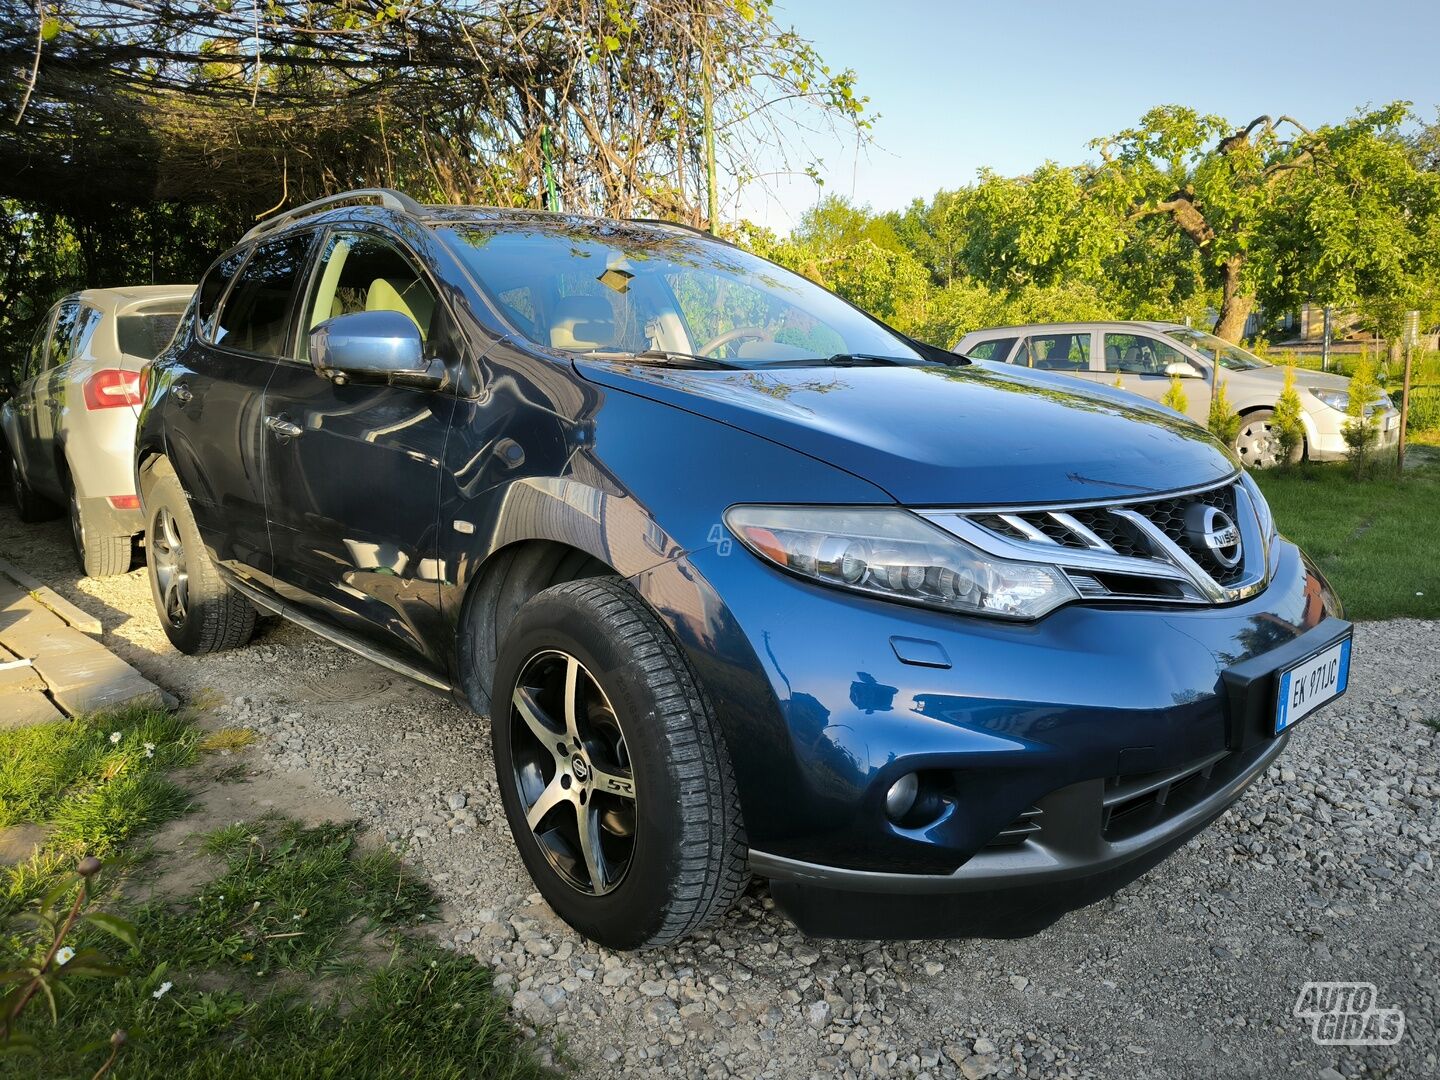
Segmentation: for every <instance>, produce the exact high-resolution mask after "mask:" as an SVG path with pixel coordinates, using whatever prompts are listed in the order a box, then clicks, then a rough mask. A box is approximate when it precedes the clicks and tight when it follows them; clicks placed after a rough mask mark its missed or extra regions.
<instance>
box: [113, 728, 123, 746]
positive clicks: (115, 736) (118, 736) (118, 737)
mask: <svg viewBox="0 0 1440 1080" xmlns="http://www.w3.org/2000/svg"><path fill="white" fill-rule="evenodd" d="M122 738H124V736H123V735H121V734H120V732H118V731H112V732H110V742H111V743H112V744H117V745H118V744H119V742H120V740H121V739H122Z"/></svg>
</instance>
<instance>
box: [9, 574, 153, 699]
mask: <svg viewBox="0 0 1440 1080" xmlns="http://www.w3.org/2000/svg"><path fill="white" fill-rule="evenodd" d="M5 565H7V564H4V563H3V561H0V567H3V566H5ZM35 584H38V583H36V582H33V581H30V582H20V583H16V582H14V581H13V580H10V579H7V578H6V577H4V576H0V663H5V662H9V661H13V660H15V659H25V658H28V659H30V660H31V661H32V666H30V667H15V668H10V669H8V670H3V669H0V726H3V727H13V726H16V725H19V724H31V723H40V722H43V721H46V720H58V719H61V718H62V715H69V716H76V715H79V714H81V713H87V712H93V711H95V710H97V709H105V708H111V707H113V706H117V705H124V704H127V703H129V702H139V701H149V702H153V703H155V704H163V705H171V704H173V703H174V699H173V698H171V697H170V696H169V695H168V694H166V693H165V692H164V691H162V690H161V689H160V688H159V687H158V686H156V685H155V684H154V683H152V682H150V680H148V679H146V678H145V677H144V676H143V675H141V674H140V673H139V672H138V671H136V670H135V669H134V668H132V667H131V666H130V665H129V664H127V663H125V661H123V660H121V659H120V658H119V657H118V656H116V655H115V654H114V653H112V652H111V651H110V650H109V649H107V648H105V646H103V645H101V644H100V643H99V642H98V641H95V640H94V639H93V638H90V637H87V636H86V635H85V634H84V633H82V632H81V631H80V630H79V629H77V628H76V627H75V626H74V625H72V622H73V620H70V621H67V619H65V618H62V617H61V614H63V612H62V613H61V614H57V613H56V612H55V611H53V610H51V609H50V607H48V606H47V605H45V604H43V603H42V602H41V601H40V600H39V599H37V598H36V596H35V595H34V593H35V592H36V590H35V589H34V588H33V587H32V586H33V585H35Z"/></svg>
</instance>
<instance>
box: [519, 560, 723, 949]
mask: <svg viewBox="0 0 1440 1080" xmlns="http://www.w3.org/2000/svg"><path fill="white" fill-rule="evenodd" d="M494 687H495V693H494V696H493V699H492V707H491V728H492V732H493V744H494V751H495V770H496V775H497V778H498V780H499V783H500V794H501V800H502V802H503V803H504V806H505V816H506V818H507V819H508V821H509V823H510V831H511V835H512V836H514V838H515V843H516V845H517V846H518V848H519V850H520V856H521V858H522V859H523V860H524V862H525V866H526V869H528V870H529V872H530V876H531V878H532V879H533V880H534V882H535V884H536V887H537V888H539V890H540V892H541V894H542V895H543V896H544V897H545V899H546V901H547V902H548V903H549V904H550V906H551V907H552V908H553V909H554V910H555V912H556V913H557V914H559V916H560V917H561V918H562V919H564V920H565V921H566V922H567V923H569V924H570V925H571V926H572V927H574V928H575V929H576V930H577V931H579V932H580V933H581V934H584V935H585V936H586V937H588V938H590V939H591V940H593V941H596V942H598V943H600V944H601V945H604V946H606V947H607V948H612V949H637V948H644V947H648V946H654V945H662V944H665V943H667V942H671V941H675V940H676V939H678V938H681V937H683V936H685V935H686V934H689V933H691V932H693V931H694V930H696V929H698V928H699V927H701V926H703V925H705V924H706V923H707V922H710V921H711V920H713V919H715V918H717V917H719V916H720V915H721V914H723V913H724V912H725V911H726V910H727V909H728V908H729V907H730V905H731V904H732V903H733V902H734V901H735V899H736V898H737V897H738V896H739V895H740V894H741V893H742V892H743V891H744V888H745V885H746V883H747V882H748V880H749V874H748V872H747V870H746V847H745V831H744V825H743V823H742V821H741V816H740V805H739V800H738V797H737V795H736V792H735V778H734V773H733V770H732V768H731V764H730V757H729V753H728V752H727V750H726V748H725V745H724V741H723V739H722V738H721V736H720V732H719V729H718V726H717V724H716V721H715V718H714V713H713V710H712V709H711V707H710V704H709V702H708V701H707V699H706V698H705V695H704V693H703V691H702V690H701V688H700V686H699V685H698V683H697V682H696V680H695V677H694V675H693V674H692V673H691V671H690V668H689V665H688V664H687V663H686V662H685V659H684V657H683V656H682V655H681V653H680V650H679V648H678V647H677V646H676V644H675V642H674V641H673V639H671V637H670V635H669V633H668V632H667V631H666V630H665V628H664V626H662V625H661V624H660V621H659V620H658V619H657V618H656V617H655V615H654V613H653V612H651V610H650V609H649V608H648V607H647V606H646V605H645V604H644V602H643V601H641V600H640V598H639V597H638V596H636V595H635V594H634V593H633V592H631V591H630V590H629V589H628V588H626V587H625V586H624V585H623V584H621V583H620V582H619V581H618V580H615V579H613V578H586V579H583V580H580V581H573V582H567V583H566V584H563V585H556V586H554V587H553V588H550V589H546V590H545V591H544V592H541V593H539V594H537V595H536V596H534V597H532V598H531V599H530V600H529V601H528V602H527V603H526V604H525V605H524V606H523V607H522V608H521V609H520V610H519V611H518V612H517V613H516V615H515V618H514V620H513V621H512V622H511V624H510V626H509V628H508V630H507V633H506V637H505V642H504V644H503V646H502V647H501V650H500V655H499V658H498V660H497V664H496V671H495V682H494Z"/></svg>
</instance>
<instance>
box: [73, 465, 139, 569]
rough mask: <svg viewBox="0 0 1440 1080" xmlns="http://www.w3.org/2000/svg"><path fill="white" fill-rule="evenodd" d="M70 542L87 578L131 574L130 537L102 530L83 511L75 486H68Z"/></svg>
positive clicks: (82, 504) (101, 527)
mask: <svg viewBox="0 0 1440 1080" xmlns="http://www.w3.org/2000/svg"><path fill="white" fill-rule="evenodd" d="M69 495H70V498H69V503H70V507H69V509H70V539H71V540H72V541H73V542H74V544H75V555H76V557H77V558H79V560H80V569H81V570H83V571H84V572H85V576H86V577H114V576H116V575H117V574H127V573H129V572H130V556H131V544H130V537H129V535H128V534H127V535H124V536H113V535H111V534H109V533H106V532H104V531H103V529H104V527H103V525H102V524H101V523H100V522H97V521H95V520H93V517H94V515H92V514H89V513H87V512H86V510H85V505H84V503H82V502H81V501H80V496H79V495H77V494H76V493H75V485H74V484H73V483H72V484H70V486H69Z"/></svg>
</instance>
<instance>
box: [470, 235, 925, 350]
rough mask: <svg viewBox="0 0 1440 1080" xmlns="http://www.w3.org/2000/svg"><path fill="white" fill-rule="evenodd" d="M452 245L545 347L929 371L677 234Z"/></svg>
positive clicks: (782, 282) (795, 279) (777, 273)
mask: <svg viewBox="0 0 1440 1080" xmlns="http://www.w3.org/2000/svg"><path fill="white" fill-rule="evenodd" d="M451 235H453V236H454V237H455V239H456V241H457V242H456V243H454V245H453V246H454V249H455V251H456V252H457V253H458V254H459V255H460V257H461V259H462V260H463V261H464V262H465V264H466V266H467V267H468V268H469V270H470V272H471V273H472V274H473V275H474V276H475V278H476V279H477V280H478V281H479V282H480V284H481V285H482V286H483V287H484V288H485V290H486V291H487V292H488V293H489V294H490V298H491V299H492V300H493V301H494V302H495V303H496V305H497V306H498V307H499V308H500V310H501V312H502V313H503V314H504V316H505V318H506V320H507V321H508V322H509V323H510V324H511V325H512V326H514V327H515V329H516V330H518V331H519V332H520V333H521V334H523V335H524V336H525V337H527V338H529V339H530V340H531V341H533V342H535V343H536V344H537V345H543V346H545V347H547V348H551V349H560V350H563V351H565V352H570V353H575V354H578V355H585V356H599V357H607V356H614V357H627V358H628V357H637V356H638V358H639V359H642V360H646V361H650V362H661V363H663V362H675V361H677V360H679V359H681V358H687V357H688V358H690V359H691V360H696V359H698V358H706V359H707V360H708V361H710V362H713V363H717V364H719V365H720V366H724V367H746V368H749V367H766V366H772V365H786V366H809V365H812V364H813V365H826V364H845V363H854V362H856V361H862V362H879V363H902V364H924V363H928V361H927V360H925V359H924V358H922V357H921V356H920V354H919V353H918V352H916V350H915V349H913V348H912V347H911V346H910V345H908V344H907V343H906V342H905V340H904V339H903V338H901V337H899V336H898V335H896V334H894V333H892V332H890V331H888V330H886V329H885V328H884V327H883V326H881V325H880V324H878V323H876V322H874V321H873V320H872V319H870V318H868V317H867V316H865V315H863V314H862V313H861V312H859V311H857V310H856V309H855V308H852V307H851V306H850V305H849V304H847V303H845V302H844V301H843V300H841V299H839V298H838V297H836V296H832V295H831V294H830V293H828V292H826V291H825V290H824V289H821V288H820V287H819V286H817V285H815V284H813V283H811V282H809V281H807V280H805V279H804V278H802V277H800V276H799V275H797V274H793V273H791V272H790V271H788V270H784V269H782V268H781V267H778V266H776V265H774V264H773V263H769V262H766V261H765V260H764V259H761V258H758V257H756V256H754V255H751V254H748V253H747V252H744V251H741V250H739V249H738V248H734V247H731V246H730V245H728V244H723V243H720V242H719V241H716V240H711V239H708V238H706V237H703V236H699V235H695V234H691V233H688V232H682V231H680V230H678V229H668V228H660V227H655V226H648V225H641V224H635V223H629V222H589V221H586V222H578V221H573V220H566V219H563V218H561V219H558V220H557V221H556V222H554V223H550V222H534V221H523V222H517V223H493V222H487V223H485V224H484V225H483V226H477V227H474V228H469V227H465V226H460V227H457V228H455V229H454V230H453V232H452V234H451Z"/></svg>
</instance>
